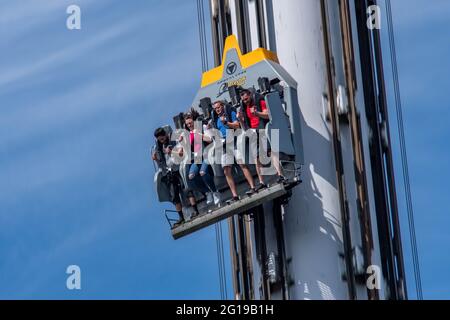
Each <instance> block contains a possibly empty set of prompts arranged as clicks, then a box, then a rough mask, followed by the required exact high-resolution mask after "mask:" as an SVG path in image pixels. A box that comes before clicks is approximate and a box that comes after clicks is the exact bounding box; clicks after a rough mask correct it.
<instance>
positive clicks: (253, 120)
mask: <svg viewBox="0 0 450 320" xmlns="http://www.w3.org/2000/svg"><path fill="white" fill-rule="evenodd" d="M260 105H261V111H266V110H267V106H266V102H265V101H264V100H261V102H260ZM251 107H256V106H255V105H253V106H249V107H247V117H248V119H249V121H250V128H252V129H257V128H258V127H259V121H260V118H259V117H258V116H257V115H253V114H252V113H251V112H250V108H251ZM256 111H259V110H258V108H256Z"/></svg>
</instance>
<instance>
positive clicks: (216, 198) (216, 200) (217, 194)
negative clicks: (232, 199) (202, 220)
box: [213, 192, 222, 206]
mask: <svg viewBox="0 0 450 320" xmlns="http://www.w3.org/2000/svg"><path fill="white" fill-rule="evenodd" d="M213 197H214V204H215V205H216V206H218V205H219V204H220V202H221V200H222V199H221V198H220V192H214V193H213Z"/></svg>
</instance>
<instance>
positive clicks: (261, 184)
mask: <svg viewBox="0 0 450 320" xmlns="http://www.w3.org/2000/svg"><path fill="white" fill-rule="evenodd" d="M265 188H267V184H265V183H260V184H259V185H258V186H257V187H256V188H255V190H256V192H258V191H259V190H261V189H265Z"/></svg>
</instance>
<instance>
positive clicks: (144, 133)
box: [0, 0, 450, 299]
mask: <svg viewBox="0 0 450 320" xmlns="http://www.w3.org/2000/svg"><path fill="white" fill-rule="evenodd" d="M73 3H76V4H78V5H79V6H80V7H81V10H82V30H80V31H68V30H67V29H66V18H67V14H66V13H65V10H66V8H67V6H68V5H70V4H73ZM413 3H414V4H412V3H411V1H406V0H395V1H393V9H394V16H395V17H394V19H395V21H394V22H395V26H396V38H397V50H398V59H399V70H400V82H401V90H402V98H403V104H404V118H405V126H406V137H407V147H408V154H409V161H410V173H411V184H412V192H413V199H414V206H415V212H416V220H417V221H416V227H417V236H418V241H419V249H420V258H421V266H422V279H423V287H424V292H425V297H426V298H450V294H449V293H450V289H449V288H448V287H447V286H448V285H449V284H450V275H449V274H448V273H447V270H449V269H450V257H449V256H448V255H447V254H446V252H447V251H448V244H449V243H450V239H449V238H450V233H449V232H448V230H447V228H448V225H449V224H450V215H449V210H448V208H447V206H446V204H445V203H443V201H442V199H445V198H446V196H448V190H449V188H448V186H447V181H449V180H450V172H449V169H448V167H447V164H448V162H449V148H448V146H447V139H448V138H449V137H450V129H449V128H448V126H447V123H448V119H450V111H449V109H448V106H450V101H449V100H450V99H449V97H448V94H447V91H448V88H450V80H449V77H448V70H450V61H449V59H448V57H449V56H450V49H449V45H448V38H449V32H448V31H447V29H446V28H447V25H448V23H446V22H448V17H449V16H450V2H448V1H447V0H434V1H433V6H431V5H430V4H429V1H425V0H415V1H413ZM0 70H1V72H0V256H1V260H0V298H3V299H5V298H7V299H10V298H26V299H27V298H38V299H45V298H52V299H54V298H56V299H78V298H102V299H117V298H133V299H142V298H145V299H157V298H171V299H173V298H190V299H199V298H206V299H208V298H219V297H220V295H219V280H218V270H217V260H216V243H215V232H214V229H213V228H209V229H206V230H203V231H201V232H199V233H197V234H196V235H194V236H190V237H187V238H185V239H183V240H181V241H173V240H172V238H171V236H170V233H169V230H168V226H167V223H166V221H165V219H164V216H163V210H164V208H169V207H170V206H167V205H160V204H159V203H157V201H156V199H155V196H154V190H153V182H152V181H153V180H152V179H153V172H154V171H153V166H152V164H151V162H150V161H149V149H150V146H151V144H152V132H153V129H154V128H155V127H156V126H157V125H159V124H161V123H168V122H169V121H170V119H171V117H172V115H173V114H174V113H176V112H178V111H180V110H184V109H185V108H186V107H187V106H188V104H189V103H190V101H192V99H193V97H194V95H195V93H196V90H197V88H198V86H199V83H200V73H201V72H200V71H201V61H200V49H199V41H198V29H197V12H196V5H195V1H182V2H181V1H175V0H171V1H167V0H165V1H149V0H133V1H107V0H78V1H66V0H58V1H35V0H21V1H12V0H2V1H1V2H0ZM392 121H393V122H394V119H392ZM394 129H395V127H393V130H394ZM399 172H400V171H399ZM397 180H398V181H399V188H400V187H401V184H400V182H401V176H397ZM403 217H405V216H403ZM404 221H405V222H406V220H404ZM403 235H404V242H405V249H406V251H407V260H408V263H409V261H410V257H409V256H408V250H409V245H408V238H407V229H406V223H404V228H403ZM225 250H226V251H225V254H226V257H227V258H228V244H227V243H225ZM71 264H76V265H79V266H80V267H81V270H82V290H81V291H69V290H67V289H66V286H65V284H66V277H67V275H66V274H65V269H66V267H67V266H68V265H71ZM227 267H228V264H227ZM408 268H409V269H410V265H408ZM409 280H412V278H410V279H409ZM410 284H411V285H410V290H413V286H412V282H410ZM229 297H230V298H231V294H230V295H229Z"/></svg>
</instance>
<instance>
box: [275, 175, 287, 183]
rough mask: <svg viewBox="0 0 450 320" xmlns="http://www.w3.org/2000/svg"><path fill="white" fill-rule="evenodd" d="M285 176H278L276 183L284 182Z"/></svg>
mask: <svg viewBox="0 0 450 320" xmlns="http://www.w3.org/2000/svg"><path fill="white" fill-rule="evenodd" d="M286 180H287V179H286V178H285V177H283V176H278V180H277V183H284V182H286Z"/></svg>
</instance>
